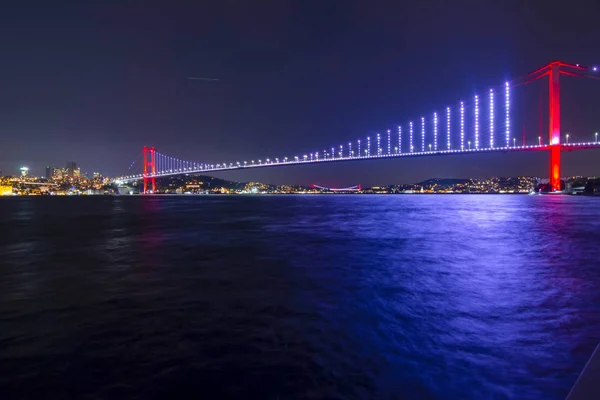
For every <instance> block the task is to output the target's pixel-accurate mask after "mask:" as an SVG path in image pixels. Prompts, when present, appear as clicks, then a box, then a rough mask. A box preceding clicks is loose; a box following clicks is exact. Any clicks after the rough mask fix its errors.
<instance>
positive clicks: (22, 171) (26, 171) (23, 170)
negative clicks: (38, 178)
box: [19, 167, 29, 178]
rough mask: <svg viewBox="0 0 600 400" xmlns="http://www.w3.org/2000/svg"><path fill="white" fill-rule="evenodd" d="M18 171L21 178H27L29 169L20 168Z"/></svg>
mask: <svg viewBox="0 0 600 400" xmlns="http://www.w3.org/2000/svg"><path fill="white" fill-rule="evenodd" d="M19 170H20V171H21V176H22V177H23V178H25V177H26V176H27V174H29V168H27V167H21V168H19Z"/></svg>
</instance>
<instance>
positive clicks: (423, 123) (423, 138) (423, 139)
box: [421, 117, 425, 152]
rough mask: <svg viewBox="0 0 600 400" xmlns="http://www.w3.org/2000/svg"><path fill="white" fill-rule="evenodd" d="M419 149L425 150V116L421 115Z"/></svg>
mask: <svg viewBox="0 0 600 400" xmlns="http://www.w3.org/2000/svg"><path fill="white" fill-rule="evenodd" d="M421 151H422V152H425V117H421Z"/></svg>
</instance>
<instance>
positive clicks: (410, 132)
mask: <svg viewBox="0 0 600 400" xmlns="http://www.w3.org/2000/svg"><path fill="white" fill-rule="evenodd" d="M408 133H409V145H410V147H409V151H410V152H411V153H412V152H414V150H415V147H414V146H413V123H412V121H410V122H409V123H408Z"/></svg>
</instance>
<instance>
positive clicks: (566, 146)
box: [115, 141, 600, 183]
mask: <svg viewBox="0 0 600 400" xmlns="http://www.w3.org/2000/svg"><path fill="white" fill-rule="evenodd" d="M560 146H561V151H572V150H583V149H600V141H599V142H580V143H562V144H561V145H560ZM551 148H552V146H551V145H548V144H541V145H527V146H511V147H494V148H479V149H473V148H471V149H464V150H460V149H459V150H437V151H436V150H431V151H424V152H423V151H420V152H412V153H390V154H388V153H382V154H374V155H368V156H353V157H350V156H345V157H344V156H342V157H330V158H319V159H313V160H310V159H304V158H303V157H302V158H299V159H298V160H296V159H293V160H292V159H288V160H287V161H283V160H280V161H279V162H276V161H273V160H271V161H269V162H261V163H255V164H241V163H240V164H239V165H238V164H237V162H236V163H230V164H229V166H227V165H225V166H219V167H217V166H216V165H220V164H216V165H215V164H211V165H209V166H208V167H206V168H204V167H201V168H180V169H175V170H165V171H158V172H156V173H155V174H147V175H145V176H144V174H137V175H127V176H121V177H118V178H115V181H116V182H117V183H126V182H133V181H137V180H140V179H143V178H144V177H146V178H160V177H165V176H174V175H182V174H199V173H206V172H218V171H233V170H240V169H249V168H268V167H282V166H286V165H303V164H317V163H331V162H343V161H358V160H371V159H380V158H401V157H425V156H441V155H457V154H479V153H507V152H520V151H549V150H550V149H551ZM382 150H383V149H382ZM198 164H200V163H198ZM202 165H204V164H202Z"/></svg>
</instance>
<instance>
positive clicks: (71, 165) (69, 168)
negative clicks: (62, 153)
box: [65, 161, 79, 176]
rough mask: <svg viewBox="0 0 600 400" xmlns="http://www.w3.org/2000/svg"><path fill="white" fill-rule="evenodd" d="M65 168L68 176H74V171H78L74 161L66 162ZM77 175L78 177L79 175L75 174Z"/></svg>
mask: <svg viewBox="0 0 600 400" xmlns="http://www.w3.org/2000/svg"><path fill="white" fill-rule="evenodd" d="M65 168H66V170H67V175H68V176H76V175H75V171H78V169H77V163H76V162H75V161H68V162H67V166H66V167H65ZM77 175H79V173H77Z"/></svg>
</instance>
